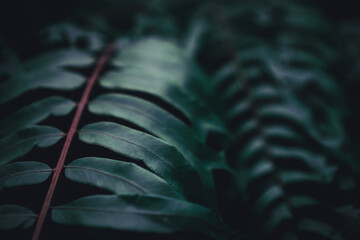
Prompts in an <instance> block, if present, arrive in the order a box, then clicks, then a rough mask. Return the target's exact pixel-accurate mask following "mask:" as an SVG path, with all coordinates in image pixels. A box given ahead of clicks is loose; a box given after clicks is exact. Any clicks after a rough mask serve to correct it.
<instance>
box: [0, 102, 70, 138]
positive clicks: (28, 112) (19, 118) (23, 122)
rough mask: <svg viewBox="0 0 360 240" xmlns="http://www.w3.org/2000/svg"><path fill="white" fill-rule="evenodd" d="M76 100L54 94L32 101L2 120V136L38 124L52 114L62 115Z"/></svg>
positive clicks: (0, 130) (0, 132)
mask: <svg viewBox="0 0 360 240" xmlns="http://www.w3.org/2000/svg"><path fill="white" fill-rule="evenodd" d="M74 107H75V102H73V101H71V100H68V99H66V98H63V97H58V96H53V97H48V98H45V99H42V100H40V101H37V102H35V103H32V104H30V105H28V106H26V107H23V108H22V109H20V110H18V111H16V112H15V113H13V114H11V115H10V116H8V117H7V118H5V119H2V120H0V126H6V127H4V128H1V129H0V136H5V135H7V134H9V133H11V132H14V131H16V130H18V129H20V128H25V127H29V126H30V125H33V124H36V123H38V122H40V121H42V120H44V119H46V118H47V117H48V116H50V115H55V116H62V115H66V114H68V113H70V111H71V110H72V109H73V108H74Z"/></svg>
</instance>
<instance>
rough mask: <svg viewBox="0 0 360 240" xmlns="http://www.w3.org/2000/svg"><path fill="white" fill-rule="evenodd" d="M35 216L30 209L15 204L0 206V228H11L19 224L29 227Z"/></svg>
mask: <svg viewBox="0 0 360 240" xmlns="http://www.w3.org/2000/svg"><path fill="white" fill-rule="evenodd" d="M36 218H37V215H36V214H35V213H34V212H32V211H31V210H29V209H27V208H25V207H22V206H17V205H2V206H0V229H1V230H5V229H12V228H16V227H19V226H21V225H22V226H23V227H24V228H27V227H30V226H31V225H32V224H33V223H34V222H35V219H36Z"/></svg>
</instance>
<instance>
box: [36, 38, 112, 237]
mask: <svg viewBox="0 0 360 240" xmlns="http://www.w3.org/2000/svg"><path fill="white" fill-rule="evenodd" d="M113 50H114V46H112V45H110V46H108V47H107V48H106V49H105V50H104V52H103V54H102V55H101V57H100V58H99V60H98V62H97V64H96V67H95V70H94V72H93V73H92V74H91V76H90V78H89V79H88V81H87V82H88V83H87V85H86V88H85V90H84V92H83V95H82V97H81V100H80V102H79V104H78V106H77V109H76V113H75V116H74V119H73V121H72V123H71V126H70V129H69V132H68V134H67V137H66V140H65V143H64V146H63V149H62V151H61V154H60V157H59V160H58V162H57V164H56V167H55V169H54V174H53V177H52V180H51V183H50V187H49V190H48V192H47V194H46V197H45V201H44V203H43V205H42V208H41V211H40V214H39V218H38V221H37V223H36V227H35V231H34V234H33V237H32V240H37V239H39V236H40V232H41V229H42V227H43V225H44V221H45V218H46V215H47V212H48V211H49V208H50V204H51V199H52V197H53V195H54V191H55V188H56V185H57V183H58V180H59V176H60V173H61V170H62V169H63V167H64V163H65V159H66V156H67V154H68V152H69V148H70V145H71V142H72V140H73V138H74V135H75V132H76V130H77V126H78V124H79V121H80V118H81V115H82V113H83V111H84V108H85V106H86V104H87V102H88V99H89V95H90V92H91V90H92V88H93V86H94V84H95V81H96V80H97V79H98V77H99V73H100V71H101V70H102V69H103V67H104V65H105V64H106V62H107V61H108V60H109V59H110V56H111V53H112V52H113Z"/></svg>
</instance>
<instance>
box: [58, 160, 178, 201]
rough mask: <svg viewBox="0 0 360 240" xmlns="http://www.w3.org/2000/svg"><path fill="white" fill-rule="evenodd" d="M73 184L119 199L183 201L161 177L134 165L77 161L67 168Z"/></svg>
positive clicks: (101, 161) (67, 174)
mask: <svg viewBox="0 0 360 240" xmlns="http://www.w3.org/2000/svg"><path fill="white" fill-rule="evenodd" d="M65 168H66V170H65V175H66V177H67V178H69V179H71V180H72V181H76V182H81V183H85V184H90V185H93V186H96V187H100V188H103V189H106V190H109V191H111V192H113V193H115V194H117V195H125V194H141V195H160V196H167V197H174V198H181V196H180V195H178V194H176V193H175V192H174V191H173V190H172V189H171V188H170V186H169V185H168V184H167V183H166V182H165V181H164V180H163V179H161V178H160V177H158V176H156V175H155V174H153V173H151V172H150V171H148V170H145V169H144V168H141V167H139V166H137V165H136V164H133V163H127V162H122V161H117V160H112V159H106V158H95V157H87V158H81V159H77V160H75V161H73V162H71V164H69V165H68V166H66V167H65Z"/></svg>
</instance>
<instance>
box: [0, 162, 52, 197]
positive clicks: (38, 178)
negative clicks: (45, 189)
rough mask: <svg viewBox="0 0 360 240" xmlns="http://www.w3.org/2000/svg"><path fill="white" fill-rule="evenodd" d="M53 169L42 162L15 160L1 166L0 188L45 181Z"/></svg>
mask: <svg viewBox="0 0 360 240" xmlns="http://www.w3.org/2000/svg"><path fill="white" fill-rule="evenodd" d="M51 173H52V169H51V168H50V167H49V166H48V165H46V164H44V163H41V162H30V161H29V162H15V163H10V164H6V165H3V166H0V190H1V189H2V188H4V187H15V186H22V185H31V184H38V183H41V182H44V181H45V180H46V179H47V178H48V177H49V176H50V174H51Z"/></svg>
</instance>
